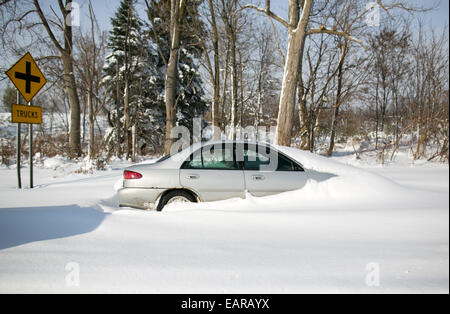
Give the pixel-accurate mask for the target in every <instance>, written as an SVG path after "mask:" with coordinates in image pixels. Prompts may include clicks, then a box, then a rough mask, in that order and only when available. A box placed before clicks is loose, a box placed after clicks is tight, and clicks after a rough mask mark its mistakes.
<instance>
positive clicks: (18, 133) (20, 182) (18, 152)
mask: <svg viewBox="0 0 450 314" xmlns="http://www.w3.org/2000/svg"><path fill="white" fill-rule="evenodd" d="M17 103H20V94H19V91H17ZM20 129H21V124H20V123H17V148H16V150H17V185H18V186H19V189H21V188H22V178H21V177H20Z"/></svg>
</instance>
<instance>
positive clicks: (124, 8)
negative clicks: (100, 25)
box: [104, 0, 164, 157]
mask: <svg viewBox="0 0 450 314" xmlns="http://www.w3.org/2000/svg"><path fill="white" fill-rule="evenodd" d="M134 4H135V0H122V1H121V3H120V6H119V8H118V10H117V12H116V14H115V16H114V17H113V18H111V24H112V26H113V28H112V30H111V31H110V37H109V41H108V47H109V48H110V49H111V53H110V54H109V55H108V56H107V57H106V60H105V66H104V73H105V76H104V83H105V84H106V86H108V89H109V95H110V99H111V103H112V105H111V110H110V116H109V118H110V119H109V121H110V126H111V129H110V132H108V134H107V136H108V138H107V140H108V143H109V148H110V151H112V150H114V149H115V150H116V152H117V154H118V155H121V154H122V152H123V146H124V147H125V150H126V153H127V157H130V155H131V149H130V148H131V147H132V145H133V144H132V143H131V140H132V138H133V137H132V133H131V132H132V129H135V130H136V138H137V146H138V148H139V149H140V150H143V149H144V148H148V147H149V146H150V145H149V144H153V145H151V146H155V145H158V144H159V145H160V143H159V142H160V134H159V133H160V132H162V126H161V125H160V124H161V123H160V121H161V119H162V118H161V117H162V116H163V115H164V112H163V110H164V108H163V88H164V83H163V78H162V75H161V72H160V71H159V69H158V67H157V64H158V55H157V52H156V49H155V45H153V44H152V43H151V42H150V41H149V36H148V34H149V33H148V26H147V25H145V24H144V23H143V22H142V21H141V20H140V19H139V17H138V16H137V14H136V11H135V7H134ZM145 30H147V31H145ZM133 127H134V128H133ZM124 144H125V145H124Z"/></svg>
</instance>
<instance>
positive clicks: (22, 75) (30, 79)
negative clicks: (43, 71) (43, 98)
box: [14, 61, 41, 94]
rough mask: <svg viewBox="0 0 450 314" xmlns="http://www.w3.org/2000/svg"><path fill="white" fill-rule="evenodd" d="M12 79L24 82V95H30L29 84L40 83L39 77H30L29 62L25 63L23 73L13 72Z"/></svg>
mask: <svg viewBox="0 0 450 314" xmlns="http://www.w3.org/2000/svg"><path fill="white" fill-rule="evenodd" d="M14 77H15V78H17V79H19V80H25V93H27V94H29V93H31V82H35V83H40V82H41V78H40V77H39V76H34V75H31V62H28V61H26V63H25V73H20V72H14Z"/></svg>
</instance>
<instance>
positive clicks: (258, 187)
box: [244, 145, 308, 196]
mask: <svg viewBox="0 0 450 314" xmlns="http://www.w3.org/2000/svg"><path fill="white" fill-rule="evenodd" d="M244 178H245V188H246V190H247V191H248V192H249V193H250V194H252V195H254V196H266V195H272V194H277V193H281V192H285V191H292V190H297V189H301V188H302V187H304V186H305V184H306V181H307V180H308V176H307V174H306V172H305V171H304V169H303V167H302V166H301V165H300V164H299V163H297V162H295V161H294V160H292V159H290V158H289V157H287V156H285V155H283V154H282V153H280V152H278V151H276V150H274V149H273V148H271V147H270V146H266V145H258V146H256V145H246V146H245V147H244Z"/></svg>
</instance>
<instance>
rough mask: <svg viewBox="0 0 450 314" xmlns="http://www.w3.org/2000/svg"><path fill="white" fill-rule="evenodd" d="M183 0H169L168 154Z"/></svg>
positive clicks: (175, 89)
mask: <svg viewBox="0 0 450 314" xmlns="http://www.w3.org/2000/svg"><path fill="white" fill-rule="evenodd" d="M185 6H186V1H185V0H171V4H170V56H169V62H168V64H167V69H166V81H165V88H166V94H165V96H166V134H165V142H164V153H165V154H170V148H171V147H172V143H173V139H172V138H171V135H170V134H171V132H172V129H173V127H174V126H175V122H176V120H175V118H176V105H177V104H176V92H177V84H178V57H179V50H180V23H181V20H182V19H183V17H184V13H185Z"/></svg>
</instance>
